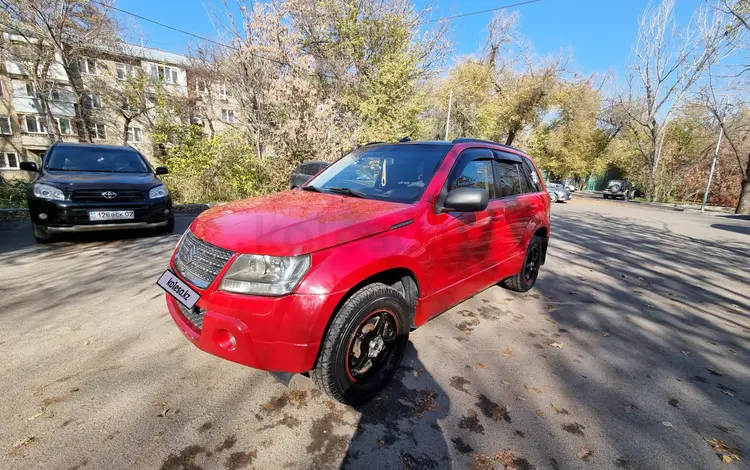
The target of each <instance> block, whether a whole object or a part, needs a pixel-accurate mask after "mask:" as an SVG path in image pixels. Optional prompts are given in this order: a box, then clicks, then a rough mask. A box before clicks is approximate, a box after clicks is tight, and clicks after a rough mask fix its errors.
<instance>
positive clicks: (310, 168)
mask: <svg viewBox="0 0 750 470" xmlns="http://www.w3.org/2000/svg"><path fill="white" fill-rule="evenodd" d="M328 165H330V163H328V162H305V163H302V164H300V165H299V166H298V167H297V168H295V169H294V171H293V172H292V176H291V177H289V189H294V188H298V187H300V186H302V185H303V184H305V183H306V182H307V180H309V179H310V178H312V177H313V176H315V175H317V174H318V173H320V172H321V171H322V170H323V169H324V168H326V167H327V166H328Z"/></svg>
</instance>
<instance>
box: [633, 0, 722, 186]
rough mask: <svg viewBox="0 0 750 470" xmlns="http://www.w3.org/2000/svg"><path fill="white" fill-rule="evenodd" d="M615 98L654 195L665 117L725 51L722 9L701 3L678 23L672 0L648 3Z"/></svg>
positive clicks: (667, 118)
mask: <svg viewBox="0 0 750 470" xmlns="http://www.w3.org/2000/svg"><path fill="white" fill-rule="evenodd" d="M638 26H639V27H638V38H637V41H636V44H635V45H634V47H633V52H632V56H631V60H630V64H629V66H628V70H627V72H626V84H627V87H626V89H625V90H624V91H623V92H622V93H621V94H620V95H619V97H618V102H619V105H620V106H621V107H622V109H623V110H624V111H625V112H626V113H627V114H628V117H629V123H628V126H629V127H630V129H629V130H630V134H631V135H632V137H633V138H634V139H635V140H636V141H637V145H638V150H639V153H640V154H641V157H642V158H643V160H644V163H645V164H646V165H647V166H648V167H649V178H648V179H649V185H648V188H647V196H648V197H649V198H651V199H656V198H657V197H658V195H657V190H658V173H659V164H660V160H661V151H662V146H663V144H664V136H665V129H666V126H665V124H666V122H667V121H668V120H669V119H670V117H671V115H672V113H673V111H674V110H675V109H676V108H677V107H678V106H679V105H680V103H681V102H682V101H683V99H684V97H685V95H686V93H687V92H688V91H689V90H690V89H691V88H693V86H694V85H695V84H696V82H697V81H698V80H699V79H700V78H701V77H702V76H703V74H704V73H705V72H706V70H707V69H708V68H710V67H711V66H712V65H713V64H715V63H716V62H718V61H719V60H720V59H721V58H723V57H724V56H725V55H726V54H727V53H728V51H729V48H730V46H729V44H728V42H727V40H726V36H725V26H726V21H725V15H724V14H723V13H721V12H718V11H716V10H714V11H711V10H710V9H709V8H707V7H702V8H700V9H699V10H698V12H697V13H696V15H695V16H694V18H693V20H692V22H691V23H690V24H689V25H688V26H687V27H685V28H678V26H677V25H676V23H675V19H674V0H663V1H662V2H661V3H660V4H659V5H658V6H656V7H654V6H653V5H649V7H648V8H647V9H646V11H645V12H644V13H643V15H642V16H641V19H640V21H639V25H638Z"/></svg>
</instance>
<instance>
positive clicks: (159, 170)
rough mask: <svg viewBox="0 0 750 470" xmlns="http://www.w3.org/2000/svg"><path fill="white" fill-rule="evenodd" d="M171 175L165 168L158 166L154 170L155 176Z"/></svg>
mask: <svg viewBox="0 0 750 470" xmlns="http://www.w3.org/2000/svg"><path fill="white" fill-rule="evenodd" d="M168 173H169V169H168V168H167V167H165V166H157V167H156V168H154V174H156V175H157V176H158V175H166V174H168Z"/></svg>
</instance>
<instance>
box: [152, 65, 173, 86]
mask: <svg viewBox="0 0 750 470" xmlns="http://www.w3.org/2000/svg"><path fill="white" fill-rule="evenodd" d="M149 73H150V74H151V76H152V77H153V78H155V79H157V80H161V81H162V82H164V83H171V84H172V85H177V83H178V82H179V81H178V79H177V69H175V68H172V67H167V66H165V65H156V64H151V67H150V69H149Z"/></svg>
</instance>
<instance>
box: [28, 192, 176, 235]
mask: <svg viewBox="0 0 750 470" xmlns="http://www.w3.org/2000/svg"><path fill="white" fill-rule="evenodd" d="M123 210H132V211H133V213H134V216H135V217H134V218H133V219H124V220H118V221H114V220H103V221H91V220H89V212H90V211H123ZM29 214H30V216H31V220H32V221H33V222H34V223H35V224H36V225H37V226H39V227H42V228H45V229H47V230H48V231H49V232H83V231H92V230H119V229H138V228H151V227H154V228H156V227H163V226H165V225H166V224H167V222H168V221H169V219H171V218H172V217H174V213H173V211H172V200H171V199H169V198H164V199H158V200H153V201H151V200H148V201H137V202H102V203H93V202H86V203H84V202H74V201H51V200H48V199H36V198H33V199H29ZM40 214H45V215H46V216H47V217H46V219H41V218H40V217H39V216H40Z"/></svg>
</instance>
